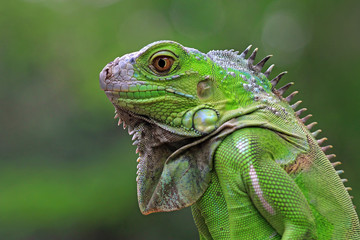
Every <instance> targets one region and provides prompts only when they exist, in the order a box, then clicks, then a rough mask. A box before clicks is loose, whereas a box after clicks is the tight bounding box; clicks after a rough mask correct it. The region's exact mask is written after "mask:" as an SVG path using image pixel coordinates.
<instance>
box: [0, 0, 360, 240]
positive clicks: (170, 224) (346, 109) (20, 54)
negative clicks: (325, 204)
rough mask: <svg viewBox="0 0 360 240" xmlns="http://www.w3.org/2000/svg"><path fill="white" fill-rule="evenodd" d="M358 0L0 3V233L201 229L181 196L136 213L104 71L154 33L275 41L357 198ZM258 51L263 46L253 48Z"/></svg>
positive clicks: (152, 235) (191, 233)
mask: <svg viewBox="0 0 360 240" xmlns="http://www.w3.org/2000/svg"><path fill="white" fill-rule="evenodd" d="M359 12H360V2H359V1H357V0H345V1H334V0H326V1H325V0H321V1H309V0H307V1H306V0H305V1H298V0H277V1H268V0H257V1H250V0H240V1H235V0H223V1H221V0H199V1H175V0H171V1H168V0H155V1H148V0H137V1H133V0H131V1H130V0H71V1H70V0H9V1H1V3H0V79H1V80H0V81H1V85H0V114H1V117H0V136H1V139H0V166H1V167H0V239H7V240H12V239H21V240H23V239H36V240H43V239H66V240H67V239H71V240H72V239H73V240H82V239H87V240H89V239H90V240H92V239H93V240H100V239H110V240H111V239H196V238H197V232H196V229H195V226H194V223H193V221H192V218H191V213H190V211H189V209H186V210H182V211H179V212H174V213H160V214H152V215H149V216H142V215H141V214H140V212H139V210H138V207H137V199H136V184H135V175H136V174H135V172H136V161H135V160H136V155H135V153H134V150H135V148H134V147H133V146H131V142H130V137H128V136H127V133H126V132H125V131H122V129H119V128H118V127H116V123H115V121H114V120H113V119H112V115H113V107H112V106H111V104H110V102H109V101H108V99H107V98H106V96H105V94H104V93H103V92H102V91H101V90H100V88H99V86H98V85H99V84H98V73H99V71H100V70H101V69H102V68H103V66H104V65H105V64H106V63H107V62H109V61H111V60H113V59H114V58H115V57H116V56H120V55H122V54H125V53H128V52H132V51H136V50H138V49H140V48H141V47H143V46H144V45H146V44H148V43H150V42H152V41H155V40H161V39H172V40H175V41H178V42H180V43H182V44H183V45H185V46H189V47H194V48H197V49H199V50H201V51H203V52H207V51H209V50H211V49H226V48H235V49H237V50H242V49H243V48H245V47H246V46H248V45H249V44H250V43H251V44H253V45H254V46H256V47H259V49H260V51H259V53H258V55H259V56H260V57H261V56H265V55H267V54H274V55H275V56H274V57H273V59H272V62H274V63H276V64H277V65H276V66H277V67H276V68H275V70H274V71H275V73H278V72H280V71H282V70H288V71H289V74H288V76H287V79H288V80H287V81H294V82H296V88H297V89H298V90H300V94H299V97H298V99H299V98H301V99H302V100H303V102H304V103H303V106H306V107H308V108H309V109H310V110H311V112H312V113H313V115H314V120H316V121H318V122H319V126H320V127H321V128H322V129H323V130H324V131H323V133H324V134H323V135H324V136H327V137H328V138H329V142H330V143H331V144H332V145H334V146H335V149H334V152H335V153H336V154H337V155H338V160H340V161H342V162H343V163H344V164H343V169H344V170H345V177H346V178H348V179H349V184H346V185H349V186H352V187H353V189H354V190H353V192H352V194H353V195H354V196H355V199H354V203H355V205H360V200H359V199H360V175H359V174H358V172H359V170H360V152H359V147H358V146H359V144H360V141H359V136H360V127H359V125H358V123H359V119H360V108H359V102H360V93H359V91H360V80H359V68H358V66H360V58H359V56H360V44H359V42H360V28H359V23H360V14H359ZM260 57H259V58H260Z"/></svg>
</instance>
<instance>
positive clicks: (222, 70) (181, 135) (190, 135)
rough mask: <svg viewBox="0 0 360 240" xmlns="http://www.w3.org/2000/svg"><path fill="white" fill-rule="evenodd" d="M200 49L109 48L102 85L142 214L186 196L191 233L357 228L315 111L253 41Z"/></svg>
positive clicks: (315, 234) (353, 235)
mask: <svg viewBox="0 0 360 240" xmlns="http://www.w3.org/2000/svg"><path fill="white" fill-rule="evenodd" d="M250 47H251V46H249V47H248V48H246V49H245V51H243V52H242V53H240V54H239V53H238V52H235V51H234V50H223V51H220V50H216V51H210V52H208V53H207V54H204V53H202V52H200V51H198V50H196V49H193V48H187V47H184V46H182V45H180V44H178V43H176V42H173V41H158V42H154V43H152V44H150V45H148V46H146V47H144V48H143V49H141V50H140V51H138V52H134V53H130V54H127V55H124V56H122V57H118V58H116V59H115V60H114V61H113V62H110V63H109V64H107V65H106V66H105V68H104V69H103V70H102V71H101V73H100V85H101V88H102V89H103V90H104V91H105V93H106V95H107V97H108V98H109V99H110V101H111V102H112V104H113V105H114V106H115V112H116V116H115V117H116V118H119V125H120V124H121V123H123V125H124V128H125V127H126V126H128V130H129V134H131V135H133V138H132V139H133V141H134V142H133V144H134V145H137V150H136V152H137V153H138V154H139V156H140V157H139V159H138V172H137V179H136V181H137V189H138V201H139V206H140V210H141V212H142V213H143V214H145V215H146V214H150V213H153V212H168V211H174V210H179V209H182V208H185V207H188V206H191V207H192V213H193V217H194V219H195V223H196V226H197V228H198V230H199V234H200V239H360V227H359V220H358V216H357V214H356V212H355V210H354V206H353V204H352V201H351V198H350V196H349V194H348V192H347V190H349V188H346V187H345V186H344V184H343V182H345V181H346V180H345V179H340V177H339V174H340V173H342V172H343V171H341V170H340V171H339V170H338V171H336V170H335V169H334V167H335V166H336V165H338V164H340V162H333V163H331V162H330V161H329V159H331V158H333V157H334V156H335V155H334V154H330V155H325V153H324V152H325V151H326V150H328V149H329V148H331V146H324V147H321V145H322V143H323V142H324V141H325V140H326V138H322V139H319V140H317V139H316V138H315V137H316V136H317V135H318V133H319V132H320V131H321V130H317V131H314V132H310V129H311V128H312V127H313V126H314V125H315V124H316V123H315V122H313V123H310V124H308V125H305V122H306V121H307V120H308V119H309V118H310V117H311V115H310V114H309V115H307V116H305V117H303V118H301V117H300V115H301V114H302V113H303V112H304V111H305V110H306V109H305V108H303V109H300V110H298V111H296V110H294V109H296V108H297V107H298V105H299V104H300V103H301V101H298V102H296V103H295V104H293V105H290V104H289V103H290V101H291V100H292V99H293V97H294V96H295V94H297V91H295V92H293V93H291V94H290V95H289V96H287V97H283V94H284V92H285V91H286V90H287V89H288V88H289V87H290V86H291V85H292V84H293V83H288V84H286V85H285V86H283V87H281V88H279V89H276V88H275V86H276V85H277V84H278V82H279V80H280V79H281V77H282V76H283V75H284V74H285V72H283V73H280V74H279V75H278V76H276V77H275V78H274V79H273V80H271V81H270V80H269V79H268V77H269V74H270V72H271V70H272V69H273V66H274V65H271V66H270V67H269V68H268V69H267V70H266V71H265V72H264V73H262V72H261V70H262V68H263V66H264V64H265V62H266V61H267V60H268V59H269V58H270V57H271V56H267V57H265V58H264V59H262V60H261V61H260V62H259V63H257V64H254V60H255V56H256V53H257V49H255V50H254V51H253V52H252V54H251V55H250V57H248V58H247V59H246V58H245V57H246V55H247V53H248V52H249V49H250Z"/></svg>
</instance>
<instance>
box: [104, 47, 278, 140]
mask: <svg viewBox="0 0 360 240" xmlns="http://www.w3.org/2000/svg"><path fill="white" fill-rule="evenodd" d="M248 50H249V48H247V49H246V50H245V51H244V52H243V53H242V54H240V55H238V54H237V52H234V51H232V50H230V51H228V50H225V51H210V52H209V53H208V54H204V53H202V52H200V51H198V50H196V49H193V48H187V47H184V46H182V45H180V44H178V43H176V42H173V41H159V42H155V43H152V44H150V45H148V46H146V47H144V48H143V49H141V50H140V51H138V52H133V53H130V54H127V55H124V56H122V57H121V58H119V57H118V58H116V59H115V60H114V61H113V62H111V63H109V64H108V65H106V67H105V68H104V69H103V71H102V72H101V74H100V85H101V87H102V89H103V90H105V92H106V94H107V96H108V97H109V99H110V100H111V102H112V103H113V104H114V105H115V106H116V107H117V109H119V110H121V111H125V112H127V113H132V114H136V115H140V116H142V117H144V118H147V119H149V120H150V119H151V121H152V122H153V123H155V124H157V125H159V126H162V127H163V128H166V129H167V130H170V131H172V132H174V133H176V134H178V135H187V136H201V135H204V134H207V133H210V132H212V131H214V130H215V129H216V128H217V127H218V126H219V125H221V123H223V122H224V121H226V120H228V118H229V116H230V115H231V114H230V113H231V111H233V110H238V109H239V107H245V106H247V105H249V104H252V103H254V99H255V100H256V101H260V100H262V101H276V100H278V99H277V98H276V97H275V96H274V93H272V92H271V84H270V82H269V81H268V80H267V78H266V75H268V74H269V73H270V72H267V73H265V74H263V73H261V72H260V70H261V68H262V66H263V65H264V63H265V61H266V60H267V59H268V58H269V57H270V56H268V57H266V58H264V59H263V61H261V62H260V63H259V64H257V65H255V66H253V65H252V63H253V61H254V58H255V55H256V50H255V51H254V53H253V55H252V56H253V57H250V58H249V59H245V55H246V54H247V52H248ZM271 68H272V67H271ZM271 68H270V71H271ZM260 102H261V101H260ZM125 122H126V124H130V125H131V122H127V121H125Z"/></svg>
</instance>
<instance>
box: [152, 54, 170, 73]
mask: <svg viewBox="0 0 360 240" xmlns="http://www.w3.org/2000/svg"><path fill="white" fill-rule="evenodd" d="M173 63H174V59H173V58H172V57H168V56H159V57H156V58H155V59H154V60H153V62H152V65H153V66H154V68H155V69H156V71H158V72H159V73H166V72H167V71H169V70H170V68H171V66H172V65H173Z"/></svg>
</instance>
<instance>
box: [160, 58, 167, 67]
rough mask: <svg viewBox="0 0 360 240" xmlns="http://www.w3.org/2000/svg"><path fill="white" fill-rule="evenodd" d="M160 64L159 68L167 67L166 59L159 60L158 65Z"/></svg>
mask: <svg viewBox="0 0 360 240" xmlns="http://www.w3.org/2000/svg"><path fill="white" fill-rule="evenodd" d="M158 64H159V67H161V68H164V67H165V65H166V62H165V60H164V59H162V58H161V59H160V60H159V63H158Z"/></svg>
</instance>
